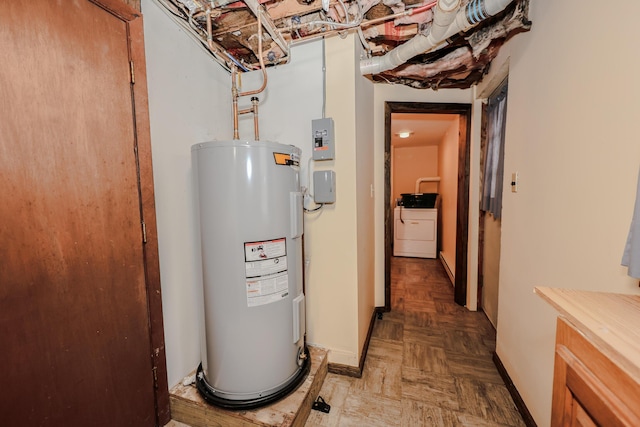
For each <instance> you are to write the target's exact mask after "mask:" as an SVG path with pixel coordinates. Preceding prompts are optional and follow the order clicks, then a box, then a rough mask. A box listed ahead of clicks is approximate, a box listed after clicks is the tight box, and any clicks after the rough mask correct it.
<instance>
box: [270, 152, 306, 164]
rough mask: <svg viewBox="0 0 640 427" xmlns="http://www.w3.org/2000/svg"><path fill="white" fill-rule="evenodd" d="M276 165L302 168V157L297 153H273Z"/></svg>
mask: <svg viewBox="0 0 640 427" xmlns="http://www.w3.org/2000/svg"><path fill="white" fill-rule="evenodd" d="M273 159H274V160H275V161H276V165H282V166H300V157H299V156H298V155H297V154H296V153H291V154H289V153H273Z"/></svg>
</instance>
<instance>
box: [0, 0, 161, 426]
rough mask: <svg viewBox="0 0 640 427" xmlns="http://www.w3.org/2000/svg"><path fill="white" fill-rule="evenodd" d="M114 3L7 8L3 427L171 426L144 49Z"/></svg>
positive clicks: (1, 236)
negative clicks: (150, 288)
mask: <svg viewBox="0 0 640 427" xmlns="http://www.w3.org/2000/svg"><path fill="white" fill-rule="evenodd" d="M106 3H110V4H107V5H96V4H94V3H92V2H89V1H83V0H80V1H73V2H71V1H49V0H29V1H3V2H0V51H1V52H2V65H1V66H0V189H2V201H1V202H0V347H1V348H2V350H1V351H0V372H1V378H2V381H1V382H2V385H3V386H2V391H0V414H2V415H1V417H2V419H1V421H0V424H2V425H3V426H36V425H37V426H61V425H65V426H67V425H68V426H136V427H140V426H141V427H144V426H153V425H156V423H158V422H161V420H157V419H156V413H157V411H156V396H155V393H156V392H155V388H154V374H156V375H155V376H156V377H157V366H154V362H153V356H152V355H153V354H154V353H156V352H157V351H158V350H156V347H155V346H154V347H152V345H151V339H150V337H151V336H152V333H151V331H150V315H149V307H150V306H151V305H152V300H151V298H150V297H149V295H148V292H147V283H148V279H149V277H150V276H154V277H155V275H157V268H156V266H154V265H149V263H146V262H145V259H146V257H147V255H148V254H147V252H148V251H149V247H145V246H144V243H143V229H142V225H141V213H142V211H143V208H144V207H145V206H149V205H153V199H152V193H151V195H149V193H148V192H147V191H146V189H145V188H144V186H140V185H139V176H140V175H141V174H145V173H147V171H148V165H147V163H144V162H143V163H139V162H138V161H137V156H138V153H139V150H138V148H139V144H138V142H139V138H140V132H141V130H140V129H139V127H140V125H139V123H140V121H139V120H138V115H139V114H141V112H140V111H138V112H136V111H134V106H136V107H137V106H138V104H136V99H135V96H134V90H133V88H132V84H131V81H130V69H131V67H130V59H131V52H132V50H133V49H139V47H132V43H133V42H132V38H133V37H132V30H131V26H130V23H129V22H128V21H127V20H125V19H121V17H119V16H118V15H117V14H118V13H119V12H123V11H124V12H126V11H129V12H128V13H132V11H131V10H129V9H128V8H127V7H124V6H122V5H121V4H120V3H119V2H114V1H112V2H106ZM140 26H141V23H140ZM139 30H140V28H138V30H137V31H138V33H139V32H140V31H139ZM139 72H140V73H142V72H144V67H141V69H140V70H139ZM139 77H140V79H139V82H138V83H136V84H140V82H142V83H144V78H141V77H142V76H141V75H140V76H139ZM141 89H142V88H141ZM144 90H145V91H146V89H144ZM148 179H149V177H148V175H147V176H145V177H144V181H145V182H148ZM141 197H142V199H141ZM145 198H146V199H147V200H146V201H144V202H143V201H141V200H143V199H145ZM149 202H150V203H149ZM152 214H153V212H148V211H147V212H145V216H146V217H147V218H149V217H150V216H151V217H152V216H153V215H152ZM148 222H150V221H148ZM153 237H154V238H155V236H153ZM149 238H151V236H149ZM154 298H155V296H154ZM151 322H153V319H151ZM156 333H157V331H156ZM161 333H162V331H161V330H160V334H161ZM160 389H162V387H160ZM162 410H163V409H162V408H160V409H159V411H162Z"/></svg>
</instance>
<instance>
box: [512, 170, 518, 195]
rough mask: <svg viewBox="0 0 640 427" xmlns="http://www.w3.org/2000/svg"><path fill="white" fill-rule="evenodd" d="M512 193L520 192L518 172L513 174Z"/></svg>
mask: <svg viewBox="0 0 640 427" xmlns="http://www.w3.org/2000/svg"><path fill="white" fill-rule="evenodd" d="M511 192H512V193H517V192H518V172H513V173H512V174H511Z"/></svg>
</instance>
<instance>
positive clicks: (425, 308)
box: [168, 258, 525, 427]
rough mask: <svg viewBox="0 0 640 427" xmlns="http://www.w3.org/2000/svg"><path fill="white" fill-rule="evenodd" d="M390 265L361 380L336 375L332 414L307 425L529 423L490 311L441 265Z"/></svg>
mask: <svg viewBox="0 0 640 427" xmlns="http://www.w3.org/2000/svg"><path fill="white" fill-rule="evenodd" d="M391 268H392V270H391V282H392V284H391V296H392V301H391V308H392V310H391V312H390V313H385V314H384V316H383V319H382V320H376V323H375V326H374V329H373V334H372V337H371V343H370V345H369V352H368V354H367V359H366V362H365V366H364V372H363V375H362V378H351V377H345V376H341V375H335V374H331V373H329V374H328V375H327V378H326V379H325V382H324V384H323V386H322V389H321V390H320V396H322V397H323V398H324V400H325V401H326V402H327V403H328V404H330V405H331V411H330V413H328V414H325V413H321V412H317V411H311V415H310V416H309V418H308V420H307V423H306V427H365V426H366V427H376V426H380V427H392V426H401V427H419V426H425V427H426V426H430V427H440V426H444V427H449V426H465V427H466V426H473V427H487V426H492V427H499V426H511V427H514V426H518V427H520V426H524V425H525V424H524V422H523V421H522V418H521V417H520V415H519V413H518V411H517V410H516V408H515V406H514V404H513V401H512V399H511V396H510V395H509V392H508V391H507V389H506V387H505V386H504V383H503V381H502V379H501V378H500V375H499V374H498V372H497V370H496V368H495V366H494V364H493V361H492V354H493V351H494V349H495V331H494V329H493V326H492V325H491V324H490V323H489V320H488V319H487V317H486V316H485V315H484V313H482V312H471V311H468V310H466V309H465V308H463V307H460V306H458V305H457V304H455V303H454V302H453V287H452V285H451V282H450V281H449V278H448V277H447V275H446V273H445V271H444V268H443V267H442V265H441V264H440V262H439V261H437V260H432V259H420V258H393V259H392V264H391ZM168 426H171V427H183V426H185V425H184V424H181V423H177V422H175V421H172V422H171V423H169V424H168Z"/></svg>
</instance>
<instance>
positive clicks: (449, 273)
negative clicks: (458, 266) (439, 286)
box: [440, 252, 456, 285]
mask: <svg viewBox="0 0 640 427" xmlns="http://www.w3.org/2000/svg"><path fill="white" fill-rule="evenodd" d="M440 262H441V263H442V265H443V266H444V270H445V271H446V272H447V276H449V280H451V284H452V285H455V284H456V276H455V273H454V272H453V271H451V268H449V264H448V263H447V259H446V258H445V257H443V256H442V252H440Z"/></svg>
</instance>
